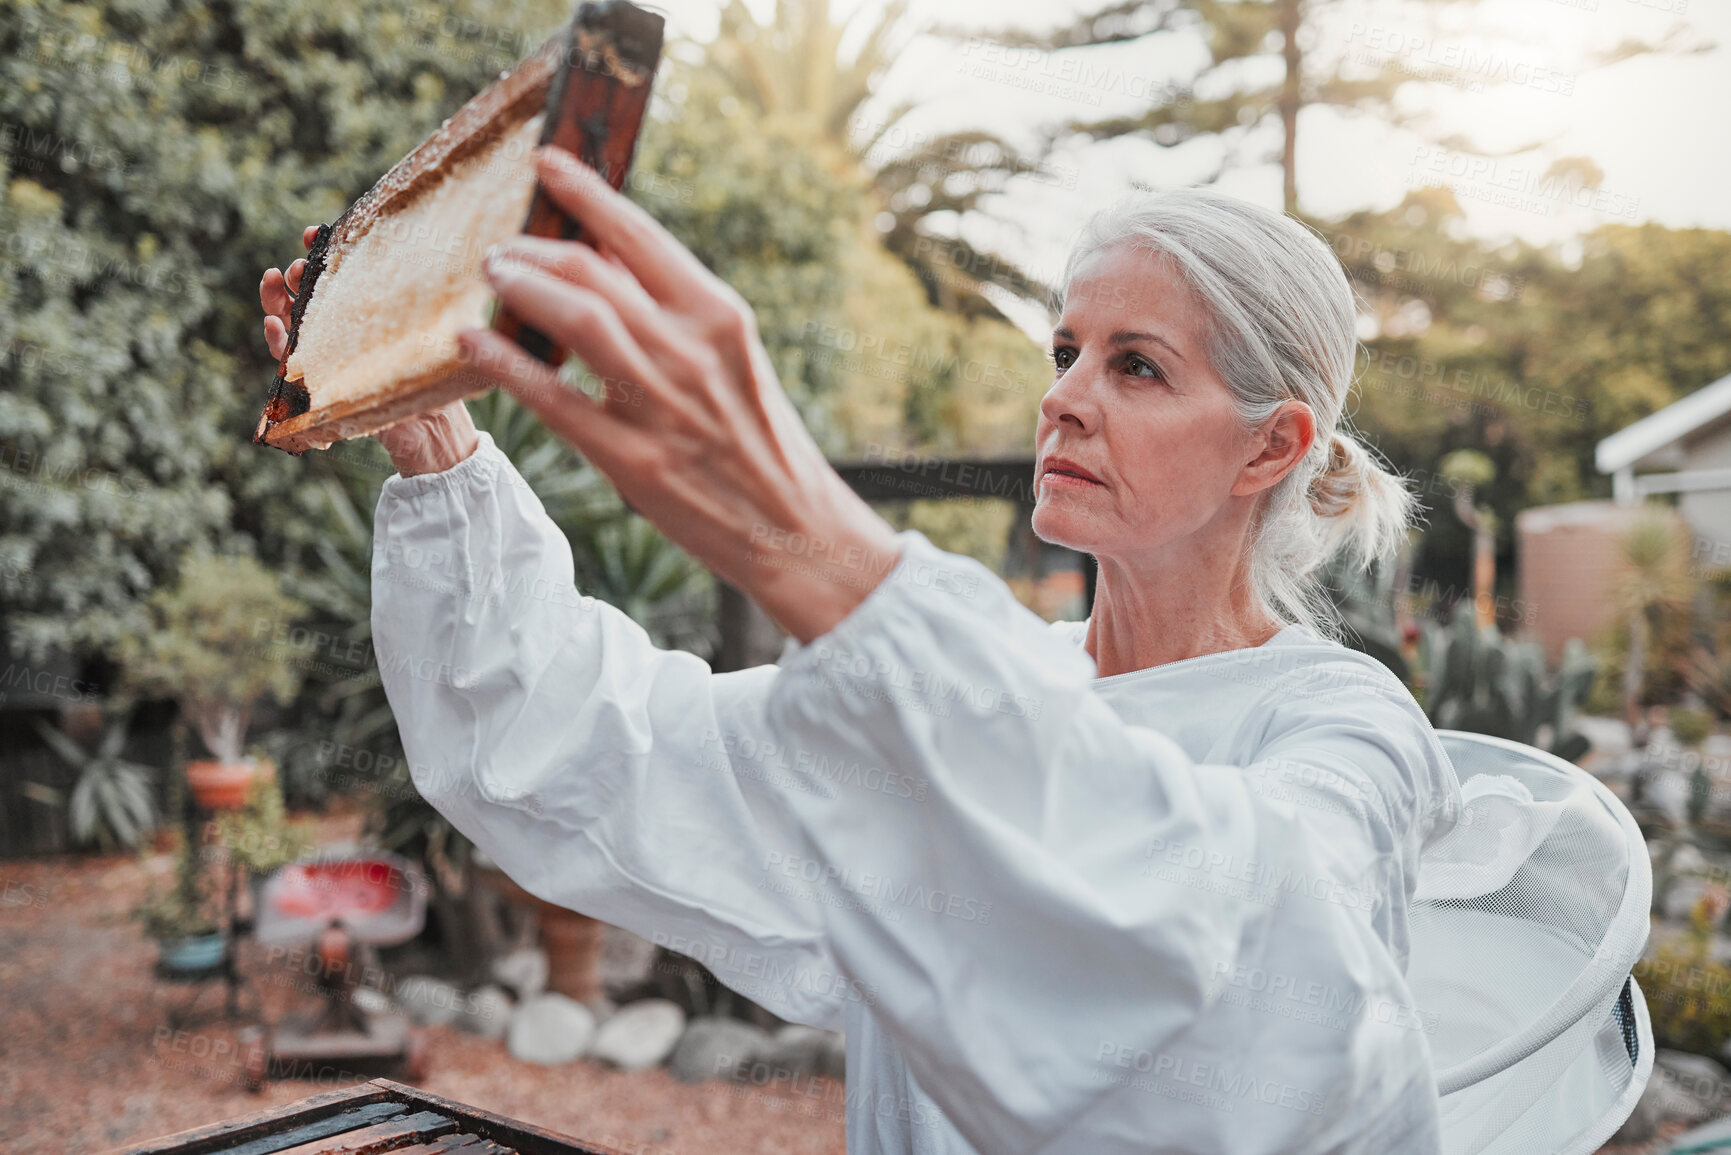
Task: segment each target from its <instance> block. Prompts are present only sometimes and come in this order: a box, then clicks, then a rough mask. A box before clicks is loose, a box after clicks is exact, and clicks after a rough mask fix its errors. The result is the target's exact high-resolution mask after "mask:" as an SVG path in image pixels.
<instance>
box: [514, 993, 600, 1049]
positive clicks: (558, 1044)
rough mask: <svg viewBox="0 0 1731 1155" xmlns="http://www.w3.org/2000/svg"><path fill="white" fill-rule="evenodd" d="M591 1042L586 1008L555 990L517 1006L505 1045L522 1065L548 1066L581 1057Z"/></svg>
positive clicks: (591, 1023) (591, 1028) (590, 1020)
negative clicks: (539, 1064)
mask: <svg viewBox="0 0 1731 1155" xmlns="http://www.w3.org/2000/svg"><path fill="white" fill-rule="evenodd" d="M594 1039H595V1016H594V1015H593V1014H591V1013H590V1012H589V1008H588V1007H586V1006H584V1005H583V1004H582V1003H580V1002H578V1001H577V1000H576V999H573V998H569V997H567V996H565V995H562V994H559V993H558V992H556V991H555V992H549V993H547V994H543V995H536V996H535V997H534V998H532V999H524V1000H523V1001H522V1002H521V1003H520V1004H518V1006H517V1010H516V1011H515V1012H514V1013H513V1014H512V1015H511V1029H510V1032H509V1034H508V1035H507V1036H506V1039H505V1045H506V1047H507V1048H509V1050H510V1052H511V1054H512V1055H514V1056H515V1057H517V1058H519V1059H522V1060H523V1061H524V1062H526V1063H541V1064H544V1065H547V1066H551V1065H553V1064H555V1063H569V1062H570V1061H571V1060H573V1059H577V1058H580V1057H582V1055H583V1053H584V1052H585V1051H587V1050H588V1049H589V1044H590V1043H591V1042H593V1041H594Z"/></svg>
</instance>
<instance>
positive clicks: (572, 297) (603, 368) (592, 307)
mask: <svg viewBox="0 0 1731 1155" xmlns="http://www.w3.org/2000/svg"><path fill="white" fill-rule="evenodd" d="M487 278H488V280H489V281H491V282H492V285H493V288H494V290H495V291H496V292H497V293H498V294H499V299H500V301H501V302H502V303H503V304H504V306H505V307H506V308H507V309H509V310H510V311H511V312H512V313H513V314H514V315H515V316H516V317H517V318H518V319H519V320H521V321H522V322H524V323H525V324H527V325H530V326H533V327H534V328H536V329H539V330H541V332H543V333H545V334H547V335H548V336H549V337H551V338H552V339H553V340H554V341H556V342H558V343H559V344H561V345H563V346H564V347H565V348H567V349H569V350H571V351H572V352H573V353H575V354H576V355H577V356H578V357H579V358H580V359H581V360H582V361H583V363H584V364H585V365H587V366H588V367H589V369H590V370H591V371H593V372H595V373H599V374H600V375H601V377H602V379H603V381H604V382H620V383H624V384H627V385H636V386H639V387H641V388H644V389H648V390H651V391H653V392H655V393H657V394H658V395H661V396H667V395H669V394H670V393H671V392H672V390H670V389H669V388H668V383H667V381H666V378H665V377H663V376H662V374H661V372H660V370H658V369H657V368H656V367H655V363H654V362H653V361H652V360H651V359H650V357H649V355H648V354H647V353H646V352H644V350H643V347H642V346H641V345H639V344H638V343H637V341H636V339H635V338H633V337H632V335H631V333H630V331H629V330H628V329H627V328H626V325H625V322H624V321H622V320H621V319H620V317H619V314H618V312H617V311H616V310H614V308H613V307H612V306H611V305H610V304H608V302H607V301H606V299H605V298H603V297H602V296H601V295H600V294H598V293H595V292H593V291H591V290H589V289H584V288H579V287H578V286H576V285H572V284H567V283H566V282H564V281H560V280H556V279H555V278H553V277H548V276H543V275H542V274H540V273H533V272H527V271H524V270H523V269H521V268H518V267H513V266H512V265H510V264H509V263H508V262H505V261H500V260H492V261H489V262H487ZM611 392H612V390H611V389H609V393H610V394H611Z"/></svg>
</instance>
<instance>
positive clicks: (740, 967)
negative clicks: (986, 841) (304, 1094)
mask: <svg viewBox="0 0 1731 1155" xmlns="http://www.w3.org/2000/svg"><path fill="white" fill-rule="evenodd" d="M372 589H373V609H372V625H373V637H374V645H375V647H376V651H377V654H378V658H379V662H380V667H381V674H382V678H383V682H384V687H385V691H386V694H387V696H388V698H389V700H390V704H391V709H392V711H393V712H394V714H395V715H396V720H397V725H398V729H399V731H400V732H401V735H402V741H403V748H404V751H405V753H406V755H407V757H408V760H409V763H410V768H411V773H412V776H413V779H414V782H415V785H416V787H417V788H418V789H419V790H420V792H421V793H422V795H423V796H424V797H425V798H426V799H427V800H428V801H429V802H430V803H431V804H432V805H433V806H434V807H435V808H436V809H438V810H439V811H440V813H442V814H444V815H445V816H446V817H447V818H448V819H449V820H450V822H451V824H452V825H453V826H454V827H456V829H457V830H459V831H460V832H462V833H463V834H464V835H465V836H467V837H468V838H469V839H470V840H471V841H473V842H474V843H475V845H476V846H478V847H480V848H481V849H482V850H484V851H485V852H486V853H487V854H488V855H489V856H490V857H491V858H492V859H493V860H494V861H495V862H496V863H498V865H499V866H500V868H501V869H503V870H504V871H505V873H506V874H508V875H510V876H511V877H512V878H513V879H514V880H515V881H516V882H517V883H519V884H520V885H521V886H523V888H524V889H526V890H528V891H529V892H530V893H532V894H535V895H536V896H538V897H540V898H542V899H545V900H547V901H549V902H553V903H556V904H558V905H560V906H564V907H567V908H570V909H572V910H577V911H580V912H582V913H584V914H588V915H591V916H593V917H595V918H599V919H602V920H604V921H606V922H608V923H611V924H614V925H616V926H620V927H624V928H626V929H628V930H631V931H633V932H635V933H636V934H639V935H641V936H643V937H644V938H647V939H649V940H651V941H652V942H655V943H658V944H661V945H664V946H667V947H669V948H670V949H673V950H675V951H678V952H680V953H683V954H687V955H691V956H692V957H695V958H697V959H698V960H699V961H702V962H704V963H705V964H706V965H708V966H709V967H710V969H711V970H713V971H714V972H715V974H716V976H717V977H718V978H719V979H720V980H721V981H722V982H724V983H726V984H727V985H729V986H730V987H733V988H734V989H736V990H739V991H741V993H744V994H746V995H747V996H748V997H750V998H752V999H753V1000H754V1001H756V1002H758V1003H760V1004H762V1005H764V1006H766V1007H768V1008H769V1009H771V1010H772V1011H774V1012H775V1013H776V1014H778V1015H780V1016H782V1017H783V1018H786V1019H789V1020H792V1021H796V1022H802V1023H808V1024H812V1025H818V1026H830V1027H833V1026H836V1025H838V1024H839V1022H840V1021H841V1012H842V1011H843V1010H844V1009H845V1007H846V1005H847V1004H848V1003H849V1002H860V1001H869V1000H870V999H871V998H872V997H874V996H873V995H872V992H870V991H869V990H868V989H867V988H864V987H863V986H861V985H859V984H854V983H850V982H849V981H848V980H847V979H845V978H844V977H843V976H842V975H841V974H840V973H839V971H838V970H837V968H836V966H835V962H834V960H833V958H832V957H831V955H830V954H829V952H828V950H827V947H826V945H825V942H824V937H823V935H824V931H823V922H822V918H821V913H820V911H819V910H817V909H815V908H813V907H811V906H810V905H808V904H806V903H802V902H799V901H797V900H795V899H791V898H788V897H786V896H784V895H781V894H779V893H777V892H776V891H774V890H773V889H770V888H760V887H758V886H756V885H755V883H756V882H757V881H758V879H759V878H760V877H761V870H760V869H759V867H760V864H761V863H762V862H763V860H764V858H765V856H766V855H767V854H769V853H771V849H770V848H772V847H785V846H786V845H788V844H790V843H792V842H794V841H796V840H797V837H798V836H797V832H796V831H794V830H792V829H790V828H789V827H788V821H789V820H788V818H787V815H786V812H785V811H784V810H783V809H781V808H780V807H779V806H778V805H777V803H776V798H777V796H778V795H779V794H780V793H781V792H782V791H784V790H787V789H797V788H799V787H801V786H805V787H808V788H809V787H812V786H814V785H815V786H818V787H821V786H822V783H821V782H818V783H813V782H810V781H807V780H806V779H809V778H810V775H805V776H803V777H802V776H801V775H799V773H798V771H797V768H794V769H788V768H786V767H784V766H783V765H782V762H783V761H784V760H783V759H779V758H774V757H773V755H774V746H775V744H774V743H773V742H772V741H770V739H769V736H768V734H767V732H766V731H765V730H764V726H763V721H762V711H763V705H764V702H765V701H766V699H767V696H768V692H769V689H770V687H771V686H773V684H774V682H775V681H776V678H777V674H778V671H777V670H776V668H775V667H773V666H766V667H759V668H757V669H754V670H746V671H740V672H737V673H730V674H723V675H716V674H713V673H712V672H711V671H710V669H709V667H708V666H707V665H706V664H705V663H704V662H703V661H702V660H701V659H699V658H698V657H696V656H695V655H692V654H689V653H684V652H679V651H670V650H662V649H659V648H657V647H656V646H655V645H653V644H652V642H651V640H650V638H649V637H648V636H647V634H645V632H644V631H643V629H642V628H640V627H639V626H638V625H637V624H636V623H635V622H634V621H632V620H631V618H630V617H629V616H627V615H626V614H624V613H623V612H621V611H620V610H618V609H616V608H615V607H613V606H611V605H609V604H607V603H605V602H603V601H600V600H598V599H596V598H593V597H589V596H586V595H583V594H581V593H580V592H579V591H578V590H577V589H576V588H575V585H574V582H573V565H572V556H571V550H570V545H569V543H568V542H567V541H566V539H565V537H564V535H563V534H562V533H561V532H560V531H559V529H558V528H557V527H556V526H555V525H554V524H553V523H552V521H551V520H550V519H549V518H548V517H547V515H546V513H545V511H544V510H543V508H542V506H541V503H540V501H539V500H538V499H537V498H536V496H535V495H534V493H533V492H531V491H530V489H529V488H528V486H527V484H526V483H525V482H524V481H523V479H522V477H521V476H520V475H519V474H518V473H517V471H516V470H515V468H514V467H513V466H512V465H511V463H510V461H509V459H508V458H506V457H505V455H504V454H503V453H502V452H501V451H500V450H499V449H498V448H497V447H496V446H495V445H494V443H493V441H492V439H491V438H490V437H489V436H488V435H487V434H486V433H482V434H481V445H480V446H479V448H477V450H476V451H475V453H474V454H472V455H471V456H470V457H469V458H468V459H466V460H465V461H463V462H461V463H460V464H458V465H456V466H455V467H453V468H451V469H449V470H446V471H444V472H442V473H437V474H428V475H422V476H416V477H410V478H403V477H392V478H391V479H389V480H388V481H387V482H386V483H385V486H384V491H383V493H382V494H381V497H380V500H379V505H378V510H377V514H376V517H375V524H374V557H373V568H372ZM766 759H768V761H766ZM736 771H743V772H742V773H736Z"/></svg>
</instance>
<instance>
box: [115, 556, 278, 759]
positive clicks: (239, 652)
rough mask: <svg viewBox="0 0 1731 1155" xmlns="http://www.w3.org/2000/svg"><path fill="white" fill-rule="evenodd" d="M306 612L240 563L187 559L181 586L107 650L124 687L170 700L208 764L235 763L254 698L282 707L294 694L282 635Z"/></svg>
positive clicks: (163, 592) (272, 581)
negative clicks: (113, 656)
mask: <svg viewBox="0 0 1731 1155" xmlns="http://www.w3.org/2000/svg"><path fill="white" fill-rule="evenodd" d="M305 610H306V607H305V605H304V604H303V603H302V602H299V601H297V600H295V599H294V598H291V597H289V596H287V595H286V594H284V593H283V592H282V588H281V586H280V585H279V584H278V581H277V577H276V575H275V574H273V573H271V572H270V571H269V570H267V569H265V568H264V567H263V566H262V565H260V564H259V563H258V562H257V561H256V560H254V559H253V558H249V557H229V558H222V557H210V556H207V555H200V554H195V555H191V556H189V557H187V558H186V559H185V561H184V562H183V563H182V564H181V572H180V578H179V580H178V581H177V582H176V584H175V585H174V586H172V587H170V588H168V589H160V590H157V591H156V592H155V593H154V594H152V595H151V597H150V611H151V621H150V625H149V627H148V628H146V629H144V630H139V631H137V632H134V633H129V634H126V635H125V636H123V637H122V638H121V639H120V641H119V643H118V644H117V645H116V647H115V650H116V653H117V655H118V657H119V658H120V661H121V663H122V665H123V666H124V667H125V671H126V672H125V679H126V682H127V684H128V685H129V686H130V687H131V688H133V689H135V690H138V691H140V692H143V693H146V694H155V695H161V696H165V697H172V698H175V699H176V700H178V701H179V702H180V707H181V710H182V712H183V713H184V714H185V715H186V717H187V719H188V721H190V722H191V723H192V724H193V726H194V727H195V728H196V729H197V730H198V733H199V737H200V738H202V739H203V740H204V744H205V746H206V747H207V748H208V749H209V750H210V752H211V754H212V755H213V756H214V757H216V758H218V759H221V760H222V761H225V762H233V761H236V760H238V759H239V758H240V752H241V746H242V743H243V742H244V740H245V737H246V726H247V719H248V717H249V715H250V714H251V711H252V708H253V706H254V704H255V703H257V702H258V701H259V700H260V699H261V698H264V697H267V696H268V697H272V698H275V699H276V700H277V701H278V702H281V703H283V704H285V705H286V704H287V703H289V702H291V701H293V699H294V696H295V694H296V692H297V691H298V690H299V688H300V672H299V670H298V669H297V668H296V666H295V664H294V657H295V653H296V651H297V649H301V648H304V646H301V645H298V644H297V640H296V639H295V638H294V636H293V635H292V634H291V633H289V627H290V626H291V625H292V624H293V623H294V622H295V621H297V620H299V619H300V618H301V617H302V616H303V615H304V613H305Z"/></svg>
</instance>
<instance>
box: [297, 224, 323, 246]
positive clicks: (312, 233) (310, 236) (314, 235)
mask: <svg viewBox="0 0 1731 1155" xmlns="http://www.w3.org/2000/svg"><path fill="white" fill-rule="evenodd" d="M318 235H319V226H317V225H308V226H307V227H306V228H304V229H302V230H301V244H302V245H305V246H306V248H307V250H308V251H309V252H310V251H311V250H312V247H313V242H314V241H315V240H317V239H318Z"/></svg>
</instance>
